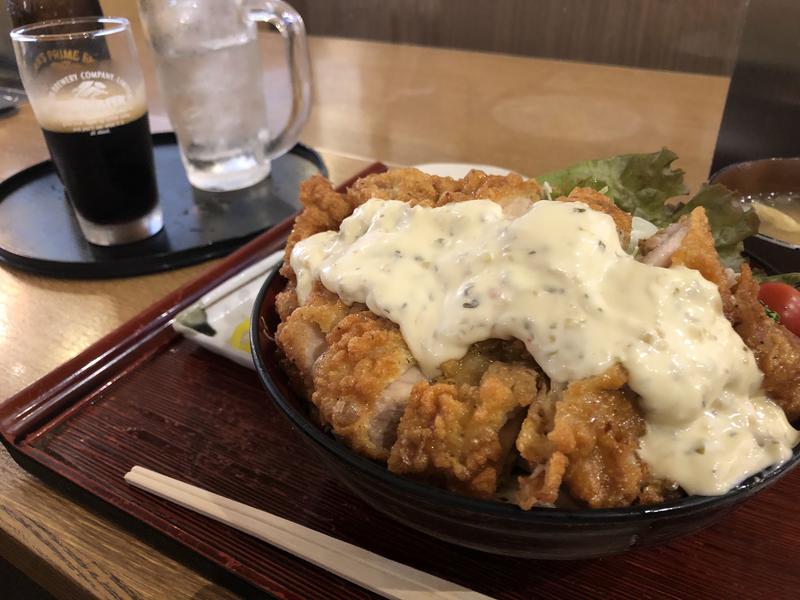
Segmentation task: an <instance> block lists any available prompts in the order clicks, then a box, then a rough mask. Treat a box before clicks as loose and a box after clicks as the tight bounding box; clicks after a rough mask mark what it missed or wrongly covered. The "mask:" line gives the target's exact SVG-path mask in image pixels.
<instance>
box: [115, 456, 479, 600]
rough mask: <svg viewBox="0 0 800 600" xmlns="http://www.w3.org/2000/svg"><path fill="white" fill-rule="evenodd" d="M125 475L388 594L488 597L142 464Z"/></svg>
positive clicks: (414, 599)
mask: <svg viewBox="0 0 800 600" xmlns="http://www.w3.org/2000/svg"><path fill="white" fill-rule="evenodd" d="M125 481H127V482H128V483H129V484H131V485H133V486H135V487H138V488H141V489H143V490H145V491H148V492H150V493H152V494H155V495H156V496H159V497H161V498H164V499H166V500H169V501H171V502H174V503H175V504H179V505H180V506H183V507H184V508H188V509H190V510H193V511H195V512H198V513H200V514H202V515H205V516H206V517H209V518H211V519H214V520H216V521H219V522H221V523H225V524H226V525H229V526H231V527H234V528H235V529H238V530H239V531H243V532H244V533H247V534H249V535H252V536H254V537H257V538H258V539H260V540H263V541H265V542H267V543H269V544H272V545H273V546H276V547H278V548H280V549H281V550H284V551H286V552H289V553H290V554H293V555H295V556H298V557H300V558H302V559H304V560H306V561H308V562H310V563H312V564H314V565H317V566H318V567H321V568H323V569H326V570H327V571H330V572H331V573H334V574H336V575H338V576H339V577H342V578H343V579H347V580H348V581H350V582H352V583H355V584H356V585H360V586H361V587H363V588H366V589H368V590H370V591H373V592H376V593H378V594H381V595H383V596H385V597H387V598H396V599H398V600H421V599H423V598H440V599H452V600H479V599H484V598H488V596H484V595H483V594H480V593H478V592H475V591H472V590H470V589H468V588H464V587H461V586H460V585H457V584H455V583H452V582H450V581H446V580H444V579H440V578H439V577H435V576H433V575H430V574H429V573H425V572H423V571H419V570H417V569H413V568H411V567H408V566H406V565H403V564H401V563H398V562H395V561H393V560H389V559H388V558H384V557H382V556H379V555H377V554H374V553H372V552H369V551H368V550H364V549H363V548H359V547H358V546H354V545H353V544H348V543H347V542H343V541H341V540H337V539H336V538H332V537H330V536H328V535H325V534H324V533H320V532H318V531H314V530H313V529H309V528H308V527H304V526H303V525H300V524H298V523H294V522H292V521H289V520H287V519H284V518H282V517H278V516H277V515H273V514H271V513H268V512H265V511H263V510H259V509H257V508H253V507H252V506H248V505H246V504H242V503H241V502H236V501H235V500H231V499H229V498H225V497H224V496H219V495H217V494H214V493H212V492H209V491H207V490H204V489H201V488H198V487H195V486H193V485H189V484H188V483H184V482H182V481H178V480H177V479H173V478H171V477H167V476H166V475H162V474H160V473H156V472H155V471H151V470H150V469H145V468H144V467H139V466H136V467H133V468H132V469H131V470H130V471H129V472H128V473H127V474H126V475H125Z"/></svg>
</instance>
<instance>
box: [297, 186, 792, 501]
mask: <svg viewBox="0 0 800 600" xmlns="http://www.w3.org/2000/svg"><path fill="white" fill-rule="evenodd" d="M291 266H292V268H293V270H294V272H295V274H296V275H297V281H298V295H299V298H300V301H301V302H304V301H305V299H306V298H307V296H308V293H309V291H310V289H311V286H312V284H313V282H314V281H315V280H317V279H319V280H320V281H321V282H322V284H323V285H324V286H325V287H326V288H327V289H329V290H331V291H332V292H335V293H336V294H338V295H339V296H340V297H341V298H342V299H343V300H344V301H345V302H347V303H353V302H362V303H365V304H366V305H367V306H368V307H369V309H370V310H371V311H372V312H374V313H376V314H378V315H381V316H383V317H386V318H387V319H390V320H391V321H394V322H395V323H397V324H398V325H399V326H400V330H401V332H402V334H403V337H404V339H405V341H406V343H407V344H408V347H409V349H410V350H411V352H412V354H413V355H414V357H415V358H416V359H417V361H418V362H419V365H420V367H421V368H422V370H423V372H424V373H425V374H426V375H427V376H428V377H434V376H436V375H437V374H438V372H439V371H438V367H439V365H441V364H442V363H443V362H444V361H446V360H449V359H457V358H461V357H462V356H463V355H464V354H465V353H466V351H467V349H468V347H469V346H470V345H471V344H473V343H475V342H478V341H481V340H485V339H489V338H502V339H510V338H517V339H520V340H522V341H523V342H524V343H525V345H526V346H527V348H528V350H529V352H530V353H531V354H532V355H533V357H534V358H535V359H536V362H537V363H538V364H539V365H540V366H541V367H542V369H543V370H544V371H545V373H547V375H548V376H549V377H550V378H551V379H553V380H554V381H558V382H570V381H575V380H577V379H582V378H585V377H590V376H592V375H597V374H599V373H602V372H603V371H605V370H606V369H608V368H609V367H611V366H613V365H614V364H615V363H617V362H619V363H621V364H622V365H623V366H624V367H625V368H626V369H627V371H628V373H629V385H630V387H631V389H633V390H634V391H635V392H636V393H637V394H639V395H640V396H641V408H642V410H643V413H644V416H645V419H646V422H647V433H646V434H645V436H644V437H643V438H642V440H641V447H640V455H641V457H642V459H643V460H645V462H647V463H648V465H649V466H650V468H651V471H652V472H653V473H654V474H655V475H656V476H659V477H666V478H669V479H672V480H674V481H676V482H677V483H679V484H680V485H681V487H683V488H684V489H685V490H686V492H687V493H689V494H702V495H715V494H721V493H724V492H725V491H727V490H729V489H730V488H731V487H733V486H734V485H735V484H736V483H738V482H740V481H741V480H743V479H745V478H746V477H748V476H749V475H752V474H754V473H757V472H758V471H760V470H762V469H763V468H765V467H767V466H769V465H772V464H776V463H780V462H783V461H785V460H786V459H788V458H789V456H790V455H791V448H792V446H793V445H794V444H795V443H796V442H797V440H798V432H796V431H795V430H794V429H793V428H792V427H791V426H790V425H789V423H788V422H787V421H786V418H785V416H784V414H783V411H782V410H781V409H780V408H778V407H777V406H776V405H775V404H774V403H772V402H771V401H770V400H769V399H767V398H766V397H764V395H763V392H762V391H761V380H762V375H761V373H760V371H759V370H758V368H757V366H756V363H755V360H754V357H753V354H752V353H751V352H750V350H749V349H748V348H747V347H746V346H745V345H744V343H743V342H742V340H741V338H740V337H739V336H738V335H737V334H736V332H735V331H734V330H733V328H732V327H731V325H730V323H729V322H728V320H727V319H726V318H725V316H724V315H723V314H722V302H721V299H720V295H719V291H718V290H717V288H716V286H714V285H713V284H712V283H710V282H708V281H706V280H705V279H703V277H702V276H701V275H700V273H699V272H697V271H694V270H691V269H687V268H685V267H672V268H669V269H664V268H660V267H654V266H650V265H645V264H642V263H640V262H637V261H636V260H634V259H633V257H631V256H630V255H628V254H627V253H626V252H625V251H624V250H623V249H622V247H621V246H620V242H619V238H618V236H617V232H616V228H615V225H614V221H613V220H612V219H611V217H610V216H608V215H606V214H604V213H601V212H597V211H594V210H591V209H590V208H588V207H587V206H586V205H585V204H583V203H581V202H552V201H547V200H542V201H539V202H536V203H535V204H533V206H532V207H531V208H530V210H529V211H528V212H526V213H525V214H524V215H522V216H520V217H518V218H516V219H512V218H510V217H507V216H505V215H504V214H503V211H502V209H501V207H500V206H499V205H497V204H495V203H494V202H491V201H489V200H472V201H467V202H460V203H455V204H448V205H446V206H442V207H439V208H424V207H411V206H409V205H408V204H405V203H403V202H398V201H393V200H389V201H382V200H376V199H373V200H370V201H369V202H367V203H365V204H363V205H362V206H360V207H359V208H358V209H356V211H355V212H354V213H353V215H351V216H350V217H348V218H347V219H345V220H344V222H343V223H342V226H341V228H340V230H339V232H335V231H329V232H324V233H320V234H317V235H314V236H311V237H310V238H308V239H306V240H304V241H302V242H300V243H298V244H297V245H296V246H295V248H294V251H293V252H292V256H291Z"/></svg>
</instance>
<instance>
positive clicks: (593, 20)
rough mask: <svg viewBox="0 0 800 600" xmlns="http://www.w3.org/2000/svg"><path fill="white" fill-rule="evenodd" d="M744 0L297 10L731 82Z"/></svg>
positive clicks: (365, 1)
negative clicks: (727, 78)
mask: <svg viewBox="0 0 800 600" xmlns="http://www.w3.org/2000/svg"><path fill="white" fill-rule="evenodd" d="M747 4H748V2H747V0H726V1H725V2H719V1H718V0H669V1H668V2H665V1H664V0H592V1H591V2H587V0H537V1H536V2H532V1H531V0H499V1H498V0H496V1H494V2H486V1H485V0H383V1H382V2H375V1H374V0H293V2H292V5H293V6H294V7H295V8H296V9H297V10H298V11H300V14H301V15H303V18H304V19H305V22H306V25H307V27H308V30H309V31H310V32H311V33H313V34H316V35H336V36H343V37H353V38H359V39H367V40H377V41H384V42H395V43H403V44H422V45H425V46H437V47H446V48H459V49H463V50H483V51H491V52H508V53H512V54H519V55H523V56H536V57H538V58H557V59H562V60H563V59H567V60H585V61H589V62H594V63H608V64H616V65H626V66H630V67H646V68H651V69H668V70H674V71H692V72H698V73H714V74H721V75H729V74H730V72H731V69H732V67H733V63H734V61H735V60H736V50H737V42H738V40H739V35H740V32H741V27H742V22H743V20H744V14H745V12H746V10H747Z"/></svg>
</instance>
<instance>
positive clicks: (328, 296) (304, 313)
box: [275, 282, 364, 392]
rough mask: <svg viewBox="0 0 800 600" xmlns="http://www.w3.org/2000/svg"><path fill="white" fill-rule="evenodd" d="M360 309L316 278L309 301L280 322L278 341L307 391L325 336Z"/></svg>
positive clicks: (322, 350) (360, 308) (361, 307)
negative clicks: (341, 298)
mask: <svg viewBox="0 0 800 600" xmlns="http://www.w3.org/2000/svg"><path fill="white" fill-rule="evenodd" d="M358 310H364V306H363V305H360V304H359V305H353V306H347V305H346V304H345V303H344V302H342V301H341V300H340V299H339V296H337V295H336V294H334V293H333V292H330V291H328V290H327V289H325V288H324V287H323V286H322V284H320V283H319V282H317V283H315V284H314V287H313V289H312V291H311V293H310V294H309V298H308V302H306V304H305V305H303V306H301V307H299V308H297V309H296V310H294V311H293V312H292V313H291V314H290V315H289V316H288V317H287V318H286V319H284V320H283V321H282V322H281V323H280V324H279V325H278V330H277V332H276V336H275V341H276V342H277V344H278V346H279V347H280V349H281V350H282V351H283V353H284V355H285V356H286V358H287V359H288V360H289V361H290V363H291V364H292V365H293V366H294V368H295V369H296V370H297V373H298V374H299V376H300V378H301V379H302V381H303V383H304V385H303V387H304V388H305V389H306V391H307V392H310V391H311V382H312V373H313V367H314V363H315V361H316V360H317V358H318V357H319V356H320V355H321V354H322V353H323V352H324V351H325V349H326V348H327V343H326V341H325V336H326V335H327V333H328V332H329V331H331V330H332V329H333V328H334V326H335V325H336V324H337V323H338V322H339V321H340V320H341V319H343V318H344V317H345V316H346V315H348V314H350V313H351V312H354V311H358Z"/></svg>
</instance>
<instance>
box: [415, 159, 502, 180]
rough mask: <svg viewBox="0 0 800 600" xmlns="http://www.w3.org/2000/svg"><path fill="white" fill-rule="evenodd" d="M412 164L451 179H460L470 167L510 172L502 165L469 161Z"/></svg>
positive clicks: (493, 173) (497, 173)
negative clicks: (496, 165)
mask: <svg viewBox="0 0 800 600" xmlns="http://www.w3.org/2000/svg"><path fill="white" fill-rule="evenodd" d="M412 166H413V167H415V168H417V169H419V170H420V171H424V172H425V173H428V174H429V175H438V176H439V177H452V178H453V179H461V178H462V177H464V176H465V175H466V174H467V173H469V172H470V171H471V170H472V169H478V170H480V171H483V172H484V173H486V174H487V175H508V174H509V173H511V171H509V170H508V169H504V168H503V167H493V166H492V165H476V164H471V163H422V164H419V165H412Z"/></svg>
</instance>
